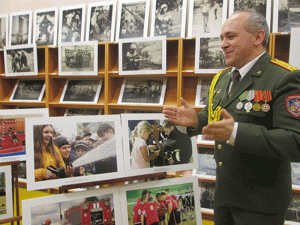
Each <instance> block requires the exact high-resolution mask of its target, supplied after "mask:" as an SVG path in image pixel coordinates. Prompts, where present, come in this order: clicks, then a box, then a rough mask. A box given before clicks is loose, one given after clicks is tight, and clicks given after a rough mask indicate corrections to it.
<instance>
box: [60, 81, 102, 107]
mask: <svg viewBox="0 0 300 225" xmlns="http://www.w3.org/2000/svg"><path fill="white" fill-rule="evenodd" d="M102 83H103V79H100V80H94V79H90V80H83V79H80V80H72V79H69V80H67V81H66V84H65V87H64V90H63V93H62V95H61V98H60V102H61V103H84V104H96V103H97V102H98V99H99V95H100V91H101V87H102Z"/></svg>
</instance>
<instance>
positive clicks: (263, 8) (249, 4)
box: [229, 0, 272, 28]
mask: <svg viewBox="0 0 300 225" xmlns="http://www.w3.org/2000/svg"><path fill="white" fill-rule="evenodd" d="M271 4H272V2H271V0H260V1H255V0H246V1H240V0H229V16H230V15H231V14H232V13H233V12H235V11H238V10H249V9H250V10H251V9H254V10H255V11H258V12H260V13H261V14H262V15H263V16H265V18H266V20H267V23H268V25H269V28H271V26H270V25H271V9H272V7H271Z"/></svg>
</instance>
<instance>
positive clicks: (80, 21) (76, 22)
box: [58, 4, 86, 43]
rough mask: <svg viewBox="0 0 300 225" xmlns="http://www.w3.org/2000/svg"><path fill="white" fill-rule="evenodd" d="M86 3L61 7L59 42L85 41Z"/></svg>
mask: <svg viewBox="0 0 300 225" xmlns="http://www.w3.org/2000/svg"><path fill="white" fill-rule="evenodd" d="M85 10H86V5H85V4H80V5H75V6H64V7H60V14H59V15H60V16H59V18H60V22H59V35H58V43H60V42H82V41H84V34H85V33H84V28H85Z"/></svg>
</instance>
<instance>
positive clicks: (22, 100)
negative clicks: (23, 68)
mask: <svg viewBox="0 0 300 225" xmlns="http://www.w3.org/2000/svg"><path fill="white" fill-rule="evenodd" d="M22 81H44V84H43V87H42V89H41V90H40V94H39V96H38V98H37V99H33V100H31V99H15V94H16V91H17V89H18V87H19V84H20V82H22ZM45 90H46V84H45V80H42V79H37V80H25V79H20V80H18V81H17V83H16V85H15V87H14V90H13V93H12V95H11V96H10V99H9V101H11V102H41V101H42V99H43V97H44V94H45Z"/></svg>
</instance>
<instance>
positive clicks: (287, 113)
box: [163, 11, 300, 225]
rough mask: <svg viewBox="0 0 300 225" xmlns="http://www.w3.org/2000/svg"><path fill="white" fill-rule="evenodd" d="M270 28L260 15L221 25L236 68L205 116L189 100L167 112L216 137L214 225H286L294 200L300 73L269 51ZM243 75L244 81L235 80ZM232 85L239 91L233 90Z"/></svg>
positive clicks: (215, 85) (223, 79) (220, 77)
mask: <svg viewBox="0 0 300 225" xmlns="http://www.w3.org/2000/svg"><path fill="white" fill-rule="evenodd" d="M268 38H269V28H268V25H267V22H266V20H265V18H264V17H263V16H262V15H261V14H259V13H257V12H255V11H240V12H236V13H234V14H233V15H232V16H230V17H229V18H228V20H227V21H226V22H225V23H224V24H223V27H222V31H221V39H222V45H221V47H222V50H223V52H224V54H225V59H226V64H227V65H228V66H230V68H227V69H225V70H223V71H221V72H220V73H218V74H217V75H216V76H215V77H214V79H213V81H212V83H211V87H210V94H209V104H208V105H207V106H206V107H205V108H204V109H203V110H202V112H200V113H196V112H195V110H194V109H193V108H192V106H190V105H189V104H188V103H187V102H186V101H185V100H183V99H182V100H181V103H182V107H164V109H163V113H164V114H165V116H166V117H167V118H168V120H169V121H171V122H174V123H177V124H179V125H183V126H187V127H188V133H189V135H191V136H192V135H198V134H201V133H202V134H203V135H204V138H207V139H214V140H215V160H216V163H217V175H216V189H215V200H214V212H215V224H216V225H220V224H238V225H247V224H249V225H250V224H251V225H253V224H264V225H266V224H267V225H274V224H276V225H277V224H284V217H285V213H286V210H287V207H288V205H289V204H290V201H291V194H292V187H291V165H290V163H291V161H298V162H299V161H300V151H299V147H300V129H299V127H300V112H299V108H297V107H295V106H297V102H299V99H300V88H299V87H300V72H299V70H298V69H296V68H294V67H292V66H290V65H289V64H287V63H284V62H281V61H279V60H272V58H271V56H270V55H269V54H268V53H267V52H266V50H267V43H268ZM236 69H237V70H238V71H239V73H240V78H238V79H235V80H236V81H237V82H235V81H231V79H230V78H231V74H238V73H232V72H233V71H234V70H236ZM232 86H233V87H232Z"/></svg>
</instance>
